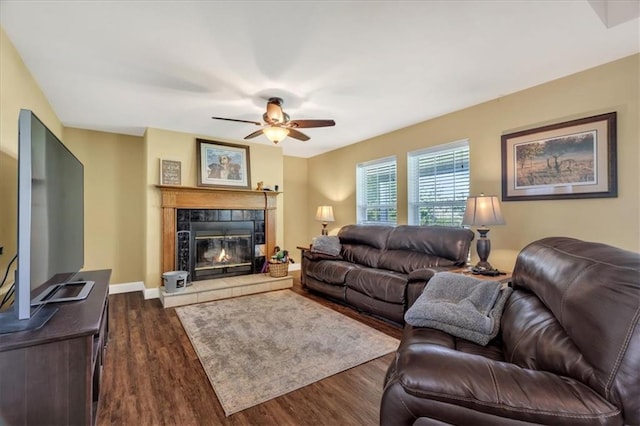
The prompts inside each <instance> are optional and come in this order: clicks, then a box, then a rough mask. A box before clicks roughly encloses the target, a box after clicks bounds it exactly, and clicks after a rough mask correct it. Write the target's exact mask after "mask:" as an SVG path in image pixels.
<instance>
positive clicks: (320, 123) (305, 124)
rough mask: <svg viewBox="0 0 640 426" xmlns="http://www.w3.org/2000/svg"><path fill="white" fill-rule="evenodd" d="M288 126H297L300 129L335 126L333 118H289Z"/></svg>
mask: <svg viewBox="0 0 640 426" xmlns="http://www.w3.org/2000/svg"><path fill="white" fill-rule="evenodd" d="M288 125H289V126H290V127H297V128H300V129H304V128H307V129H308V128H310V127H330V126H335V125H336V122H335V121H333V120H291V121H290V122H289V124H288Z"/></svg>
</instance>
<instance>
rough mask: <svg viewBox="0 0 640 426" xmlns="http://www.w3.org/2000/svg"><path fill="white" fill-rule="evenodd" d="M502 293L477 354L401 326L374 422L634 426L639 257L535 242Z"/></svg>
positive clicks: (638, 388) (570, 242) (594, 246)
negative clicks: (496, 331) (493, 324)
mask: <svg viewBox="0 0 640 426" xmlns="http://www.w3.org/2000/svg"><path fill="white" fill-rule="evenodd" d="M512 285H513V287H514V291H513V293H512V294H511V296H510V298H509V300H508V301H507V304H506V305H505V308H504V312H503V315H502V319H501V334H500V335H499V336H498V337H497V338H496V339H494V340H492V341H491V342H490V343H489V344H488V345H487V346H479V345H476V344H473V343H470V342H468V341H465V340H462V339H459V338H455V337H453V336H451V335H448V334H446V333H443V332H441V331H438V330H433V329H429V328H419V327H412V326H410V325H406V326H405V329H404V334H403V337H402V340H401V343H400V346H399V348H398V351H397V354H396V358H395V361H394V362H393V363H392V364H391V366H390V368H389V370H388V373H387V377H386V380H385V385H384V393H383V397H382V402H381V411H380V423H381V425H444V424H458V425H466V424H469V425H471V424H472V425H523V424H548V425H623V424H626V425H640V324H639V321H640V254H638V253H632V252H629V251H625V250H621V249H618V248H614V247H611V246H607V245H604V244H599V243H590V242H584V241H580V240H576V239H571V238H563V237H553V238H545V239H542V240H540V241H537V242H534V243H532V244H530V245H528V246H527V247H526V248H524V249H523V250H522V251H521V252H520V254H519V255H518V259H517V262H516V266H515V269H514V271H513V284H512Z"/></svg>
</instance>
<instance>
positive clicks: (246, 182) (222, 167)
mask: <svg viewBox="0 0 640 426" xmlns="http://www.w3.org/2000/svg"><path fill="white" fill-rule="evenodd" d="M196 143H197V157H198V159H197V160H198V186H213V187H227V188H239V189H251V176H250V173H251V171H250V168H251V167H250V161H249V147H248V146H245V145H235V144H230V143H223V142H215V141H208V140H205V139H196Z"/></svg>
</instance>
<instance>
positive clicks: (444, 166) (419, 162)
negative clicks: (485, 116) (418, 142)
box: [407, 140, 469, 226]
mask: <svg viewBox="0 0 640 426" xmlns="http://www.w3.org/2000/svg"><path fill="white" fill-rule="evenodd" d="M407 168H408V170H407V175H408V179H409V181H408V185H407V188H408V194H407V195H408V201H409V206H408V207H409V211H408V215H409V218H408V219H409V220H408V221H409V224H410V225H442V226H460V225H461V223H462V217H463V216H464V210H465V205H466V201H467V197H468V196H469V141H468V140H464V141H459V142H453V143H450V144H446V145H439V146H437V147H432V148H427V149H423V150H419V151H413V152H409V153H408V154H407Z"/></svg>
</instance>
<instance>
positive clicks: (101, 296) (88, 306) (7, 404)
mask: <svg viewBox="0 0 640 426" xmlns="http://www.w3.org/2000/svg"><path fill="white" fill-rule="evenodd" d="M110 276H111V271H110V270H101V271H89V272H81V273H80V274H79V277H78V279H79V280H91V281H95V285H94V287H93V289H92V290H91V293H89V296H88V297H87V298H86V299H85V300H82V301H75V302H65V303H56V304H55V307H56V308H58V311H57V312H56V313H55V314H54V315H53V317H52V318H51V319H50V320H49V321H48V322H47V323H46V324H45V325H44V326H43V327H42V328H40V329H38V330H31V331H24V332H18V333H11V334H2V335H0V419H2V422H3V423H4V422H6V424H28V425H32V424H34V425H36V424H47V425H51V424H64V425H80V424H87V425H92V424H95V421H96V417H97V416H96V414H97V413H96V412H97V408H98V402H99V398H100V380H101V375H102V366H103V360H104V355H105V350H106V345H107V341H108V336H109V297H108V296H109V278H110Z"/></svg>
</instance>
